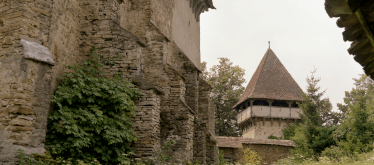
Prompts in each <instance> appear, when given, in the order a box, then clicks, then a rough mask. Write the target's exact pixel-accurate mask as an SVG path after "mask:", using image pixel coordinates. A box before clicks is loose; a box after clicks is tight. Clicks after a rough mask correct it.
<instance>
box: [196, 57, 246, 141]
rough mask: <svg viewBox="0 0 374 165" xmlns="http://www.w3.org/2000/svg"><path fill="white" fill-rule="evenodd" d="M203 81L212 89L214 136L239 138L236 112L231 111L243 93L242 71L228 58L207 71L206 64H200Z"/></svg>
mask: <svg viewBox="0 0 374 165" xmlns="http://www.w3.org/2000/svg"><path fill="white" fill-rule="evenodd" d="M201 66H202V67H201V70H202V71H203V77H204V79H205V80H206V81H207V82H208V83H209V84H210V85H211V86H212V87H213V89H212V93H211V99H212V100H213V103H214V105H215V106H216V117H215V119H216V122H215V124H216V126H215V127H216V135H218V136H240V135H241V132H240V130H239V127H238V125H237V123H236V114H237V112H236V111H235V110H233V109H232V106H233V105H235V104H236V103H237V102H238V101H239V99H240V96H241V94H242V93H243V91H244V89H245V88H244V87H243V86H242V84H243V83H244V82H245V79H244V78H243V76H244V74H245V73H244V69H242V68H240V67H239V66H237V65H236V66H234V65H233V63H232V62H230V60H229V59H228V58H219V65H214V66H213V67H212V68H210V70H209V71H208V70H207V68H206V62H203V63H202V64H201Z"/></svg>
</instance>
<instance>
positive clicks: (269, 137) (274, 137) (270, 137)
mask: <svg viewBox="0 0 374 165" xmlns="http://www.w3.org/2000/svg"><path fill="white" fill-rule="evenodd" d="M268 139H276V140H282V137H276V136H274V135H273V134H271V135H270V136H268Z"/></svg>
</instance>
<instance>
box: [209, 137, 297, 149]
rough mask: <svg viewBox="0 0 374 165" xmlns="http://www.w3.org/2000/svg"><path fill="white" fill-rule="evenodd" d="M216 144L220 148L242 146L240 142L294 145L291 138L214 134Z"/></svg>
mask: <svg viewBox="0 0 374 165" xmlns="http://www.w3.org/2000/svg"><path fill="white" fill-rule="evenodd" d="M216 141H217V146H218V147H221V148H242V147H243V145H242V144H268V145H278V146H290V147H295V146H296V145H295V143H294V142H293V141H291V140H276V139H253V138H243V137H226V136H216Z"/></svg>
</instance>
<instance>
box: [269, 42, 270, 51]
mask: <svg viewBox="0 0 374 165" xmlns="http://www.w3.org/2000/svg"><path fill="white" fill-rule="evenodd" d="M269 49H270V41H269Z"/></svg>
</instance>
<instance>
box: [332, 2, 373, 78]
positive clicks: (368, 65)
mask: <svg viewBox="0 0 374 165" xmlns="http://www.w3.org/2000/svg"><path fill="white" fill-rule="evenodd" d="M364 2H365V3H370V2H368V1H363V0H326V1H325V9H326V12H327V14H328V15H329V16H330V17H340V18H339V19H338V21H337V25H338V27H341V28H343V27H344V28H345V29H346V30H345V31H344V32H343V38H344V41H353V42H352V45H351V47H350V48H349V49H348V52H349V54H351V55H354V56H355V57H354V59H355V61H357V62H358V63H359V64H360V65H361V66H362V67H363V69H364V71H365V74H366V75H369V76H370V77H371V78H374V37H373V29H370V27H369V26H368V22H367V20H369V21H370V22H373V21H374V10H372V11H371V12H370V13H366V15H367V17H366V18H365V17H364V15H363V13H362V11H361V9H360V6H362V4H363V3H364ZM361 3H362V4H361Z"/></svg>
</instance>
